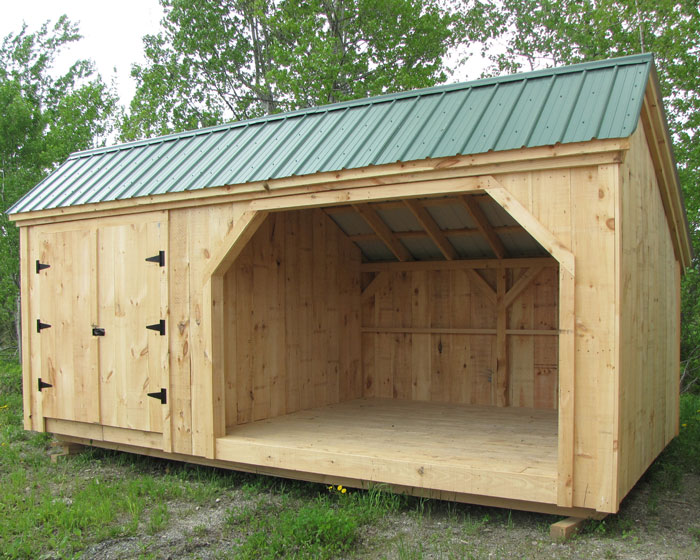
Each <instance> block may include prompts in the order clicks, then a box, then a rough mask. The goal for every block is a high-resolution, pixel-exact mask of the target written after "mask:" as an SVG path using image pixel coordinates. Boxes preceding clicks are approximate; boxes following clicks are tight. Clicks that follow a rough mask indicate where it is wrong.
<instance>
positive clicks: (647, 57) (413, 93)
mask: <svg viewBox="0 0 700 560" xmlns="http://www.w3.org/2000/svg"><path fill="white" fill-rule="evenodd" d="M643 61H645V62H647V63H648V64H649V63H651V62H652V61H653V55H652V54H651V53H642V54H633V55H627V56H621V57H617V58H608V59H604V60H594V61H589V62H581V63H578V64H571V65H567V66H559V67H555V68H544V69H541V70H533V71H530V72H519V73H516V74H506V75H503V76H494V77H491V78H481V79H478V80H470V81H468V82H457V83H453V84H441V85H437V86H432V87H428V88H421V89H414V90H406V91H400V92H395V93H387V94H383V95H377V96H374V97H363V98H361V99H351V100H348V101H340V102H338V103H331V104H328V105H318V106H315V107H307V108H305V109H298V110H296V111H288V112H285V113H275V114H272V115H264V116H262V117H256V118H253V119H246V120H242V121H231V122H228V123H224V124H219V125H215V126H209V127H205V128H198V129H194V130H188V131H183V132H176V133H172V134H166V135H163V136H155V137H153V138H145V139H143V140H134V141H132V142H123V143H120V144H114V145H112V146H103V147H99V148H92V149H89V150H82V151H78V152H73V153H72V154H70V156H69V157H68V159H78V158H82V157H88V156H91V155H95V154H104V153H108V152H111V151H115V152H116V151H120V150H129V149H132V148H138V147H140V146H148V145H152V144H159V143H163V142H170V141H175V140H179V139H181V138H191V137H194V136H199V135H200V134H210V133H212V132H219V131H222V132H223V131H227V130H232V129H234V128H239V127H247V126H251V125H256V124H262V123H266V122H271V121H276V120H286V119H289V118H297V117H303V116H305V115H310V114H317V113H328V112H330V111H337V110H342V109H348V108H351V107H362V106H367V105H375V104H379V103H388V102H393V101H396V100H399V99H410V98H412V97H422V96H426V95H438V94H442V93H446V92H450V91H458V90H461V89H472V88H476V87H486V86H490V85H493V84H495V83H507V82H513V81H520V80H531V79H537V78H541V77H549V76H554V75H558V74H567V73H573V72H581V70H583V69H584V68H585V69H598V68H605V67H613V66H625V65H630V64H639V63H640V62H643Z"/></svg>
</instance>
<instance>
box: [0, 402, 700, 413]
mask: <svg viewBox="0 0 700 560" xmlns="http://www.w3.org/2000/svg"><path fill="white" fill-rule="evenodd" d="M8 406H10V405H8V404H4V405H2V406H0V410H2V409H4V408H7V407H8ZM698 412H700V410H698Z"/></svg>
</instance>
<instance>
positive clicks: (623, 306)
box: [618, 125, 680, 500]
mask: <svg viewBox="0 0 700 560" xmlns="http://www.w3.org/2000/svg"><path fill="white" fill-rule="evenodd" d="M620 173H621V177H620V208H621V214H622V216H621V218H622V219H621V222H622V227H621V230H620V240H619V242H620V248H621V266H620V274H621V278H620V287H621V293H620V349H619V352H620V356H619V362H620V395H619V399H620V420H619V426H620V434H619V449H620V450H619V456H620V459H619V486H618V499H619V500H621V499H622V498H624V496H625V495H626V494H627V492H629V490H630V489H631V488H632V486H634V484H635V483H636V482H637V480H638V479H639V477H640V476H641V475H642V474H643V473H644V471H645V470H646V469H647V468H648V467H649V465H650V464H651V462H652V461H653V460H654V459H655V458H656V457H657V456H658V454H659V453H660V452H661V451H662V450H663V448H664V447H665V446H666V445H667V444H668V443H669V442H670V441H671V439H672V438H673V437H674V436H675V435H676V434H677V429H678V391H679V377H678V374H679V330H680V318H679V313H680V311H679V310H680V301H679V293H678V286H679V282H680V278H679V274H680V273H679V266H678V263H677V262H676V259H675V256H674V252H673V243H672V239H671V234H670V232H669V228H668V225H667V221H666V215H665V213H664V208H663V204H662V201H661V195H660V193H659V184H658V182H657V179H656V174H655V172H654V166H653V163H652V159H651V157H650V155H649V148H648V145H647V139H646V136H645V134H644V129H643V127H642V126H641V125H640V126H639V127H638V128H637V132H635V134H634V135H633V136H632V138H631V146H630V151H629V155H628V157H627V159H626V160H625V163H624V164H623V165H622V166H621V170H620Z"/></svg>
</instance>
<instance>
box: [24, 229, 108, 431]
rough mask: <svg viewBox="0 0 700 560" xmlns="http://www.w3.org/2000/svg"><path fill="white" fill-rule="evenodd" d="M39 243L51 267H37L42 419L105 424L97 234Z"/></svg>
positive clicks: (64, 235) (43, 237) (41, 257)
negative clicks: (101, 398)
mask: <svg viewBox="0 0 700 560" xmlns="http://www.w3.org/2000/svg"><path fill="white" fill-rule="evenodd" d="M38 240H39V254H38V255H36V256H37V257H38V259H37V260H38V263H41V264H42V265H48V267H47V268H42V269H41V270H39V266H38V264H37V265H36V266H37V274H38V279H37V283H38V286H39V306H38V313H37V316H35V317H32V321H33V322H32V324H31V325H30V326H29V328H32V329H34V331H35V333H36V335H35V336H36V337H37V340H38V342H39V347H40V354H41V373H40V383H41V384H42V389H41V399H42V414H43V416H44V417H46V418H58V419H62V420H75V421H79V422H99V421H100V410H99V404H100V401H99V376H98V371H97V364H98V360H97V354H98V341H97V339H96V338H95V337H93V336H92V327H93V325H95V324H96V322H97V299H96V275H95V265H96V238H95V231H94V230H90V229H80V230H74V231H56V232H44V233H40V234H39V237H38ZM32 264H35V263H32ZM43 384H46V385H43Z"/></svg>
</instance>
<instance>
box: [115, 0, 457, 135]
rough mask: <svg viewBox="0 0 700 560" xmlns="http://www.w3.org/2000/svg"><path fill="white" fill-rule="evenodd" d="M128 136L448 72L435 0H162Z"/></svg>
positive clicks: (409, 83) (451, 30) (442, 16)
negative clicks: (160, 20) (160, 23)
mask: <svg viewBox="0 0 700 560" xmlns="http://www.w3.org/2000/svg"><path fill="white" fill-rule="evenodd" d="M161 4H162V5H163V8H164V10H165V17H164V20H163V27H164V30H163V31H162V32H161V33H159V34H157V35H149V36H146V37H145V38H144V44H145V54H146V58H147V63H146V64H144V65H134V67H133V71H132V75H133V77H134V78H135V79H136V82H137V90H136V95H135V97H134V100H133V101H132V103H131V107H130V114H129V115H128V116H127V117H126V118H125V119H124V121H123V123H122V137H123V139H136V138H141V137H144V136H153V135H157V134H165V133H168V132H173V131H180V130H186V129H191V128H196V127H199V126H207V125H213V124H218V123H220V122H223V120H224V119H237V120H238V119H245V118H251V117H256V116H260V115H264V114H270V113H275V112H279V111H283V110H293V109H299V108H304V107H310V106H315V105H321V104H326V103H334V102H337V101H343V100H347V99H354V98H358V97H366V96H370V95H378V94H381V93H389V92H394V91H400V90H405V89H415V88H419V87H426V86H431V85H434V84H435V83H438V82H441V81H444V80H445V78H446V76H445V72H444V68H443V65H442V58H443V57H444V56H445V54H446V52H447V50H448V49H449V47H450V46H451V44H452V43H453V41H454V40H455V36H456V35H455V32H456V29H457V18H456V16H455V15H453V14H450V13H448V12H447V11H446V10H444V9H442V8H441V7H440V6H439V4H438V0H385V1H384V2H380V3H377V2H374V1H373V0H306V1H305V2H298V1H297V0H280V1H274V0H223V1H220V2H208V1H207V0H161Z"/></svg>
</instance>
